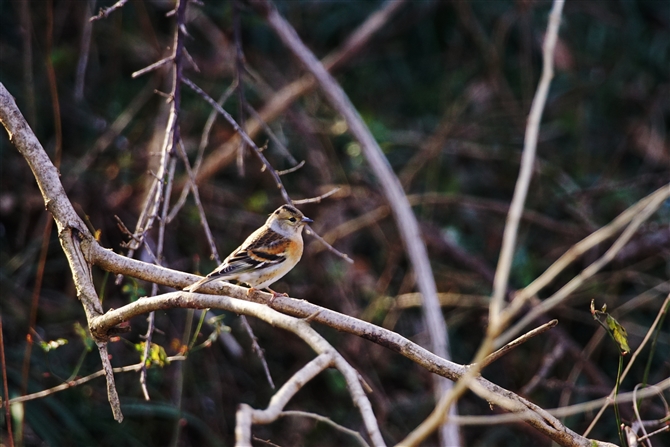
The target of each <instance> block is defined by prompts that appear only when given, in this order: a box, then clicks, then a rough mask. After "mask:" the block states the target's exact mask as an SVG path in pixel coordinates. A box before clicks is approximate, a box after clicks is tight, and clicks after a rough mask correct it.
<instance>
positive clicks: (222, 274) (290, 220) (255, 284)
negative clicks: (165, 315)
mask: <svg viewBox="0 0 670 447" xmlns="http://www.w3.org/2000/svg"><path fill="white" fill-rule="evenodd" d="M309 222H313V220H312V219H310V218H308V217H305V215H304V214H302V213H301V212H300V210H298V209H297V208H295V207H293V206H291V205H282V206H280V207H279V208H277V209H276V210H275V211H274V212H273V213H272V214H270V217H268V220H267V221H266V222H265V224H264V225H263V226H262V227H260V228H259V229H258V230H256V231H254V232H253V233H251V235H250V236H249V237H248V238H247V239H246V240H245V241H244V242H243V243H242V245H240V246H239V247H238V248H237V249H235V250H234V251H233V252H232V253H231V254H230V255H228V257H227V258H226V259H224V261H223V263H222V264H221V265H220V266H218V267H217V268H216V270H214V271H213V272H212V273H210V274H209V275H207V276H205V277H204V278H202V279H201V280H200V281H197V282H195V283H193V284H191V285H190V286H188V287H186V288H184V290H185V291H187V292H195V291H197V290H198V289H199V288H200V287H202V285H203V284H207V283H208V282H211V281H217V280H231V279H234V280H237V281H239V282H242V283H245V284H248V285H249V286H251V288H250V289H249V292H247V293H251V292H252V291H253V290H254V289H265V288H268V286H269V285H270V284H272V283H274V282H275V281H278V280H279V279H280V278H281V277H282V276H284V275H286V274H287V273H288V272H289V271H291V269H292V268H293V267H295V265H296V264H297V263H298V261H300V258H301V257H302V248H303V242H302V229H303V228H304V227H305V224H307V223H309ZM268 290H270V292H272V297H273V298H274V297H276V296H277V295H279V294H278V293H277V292H275V291H273V290H272V289H269V288H268Z"/></svg>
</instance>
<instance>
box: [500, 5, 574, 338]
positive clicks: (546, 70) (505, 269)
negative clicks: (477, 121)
mask: <svg viewBox="0 0 670 447" xmlns="http://www.w3.org/2000/svg"><path fill="white" fill-rule="evenodd" d="M564 3H565V2H564V0H555V1H554V3H553V6H552V8H551V13H550V14H549V24H548V25H547V32H546V34H545V37H544V45H543V46H542V76H541V78H540V83H539V84H538V86H537V90H536V92H535V97H534V98H533V103H532V105H531V107H530V114H529V116H528V124H527V125H526V134H525V136H524V144H523V154H522V156H521V169H520V171H519V177H518V179H517V183H516V186H515V187H514V196H513V197H512V203H511V205H510V210H509V214H508V215H507V224H506V225H505V231H504V233H503V243H502V248H501V249H500V258H499V260H498V267H497V268H496V274H495V278H494V280H493V295H492V297H491V306H490V308H489V327H488V334H489V336H490V337H496V336H497V335H498V334H500V332H501V331H502V330H503V326H502V325H503V324H504V321H503V320H502V318H501V312H502V309H503V301H504V299H505V292H506V291H507V284H508V282H509V274H510V271H511V270H512V257H513V256H514V246H515V245H516V237H517V232H518V230H519V221H520V220H521V214H522V213H523V207H524V202H525V201H526V195H527V194H528V187H529V186H530V179H531V176H532V174H533V164H534V162H535V151H536V149H537V137H538V134H539V132H540V121H541V120H542V113H543V111H544V105H545V104H546V102H547V95H548V93H549V85H550V84H551V80H552V78H553V77H554V49H555V48H556V41H557V40H558V28H559V25H560V23H561V12H562V11H563V4H564Z"/></svg>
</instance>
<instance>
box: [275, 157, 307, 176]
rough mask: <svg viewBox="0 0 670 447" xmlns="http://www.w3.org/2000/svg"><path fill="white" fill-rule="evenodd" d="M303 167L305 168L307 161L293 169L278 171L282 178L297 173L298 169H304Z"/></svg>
mask: <svg viewBox="0 0 670 447" xmlns="http://www.w3.org/2000/svg"><path fill="white" fill-rule="evenodd" d="M303 166H305V160H303V161H301V162H300V163H298V164H297V165H295V166H293V167H292V168H288V169H284V170H281V171H277V175H279V176H280V177H281V176H282V175H286V174H290V173H292V172H295V171H297V170H298V169H300V168H302V167H303Z"/></svg>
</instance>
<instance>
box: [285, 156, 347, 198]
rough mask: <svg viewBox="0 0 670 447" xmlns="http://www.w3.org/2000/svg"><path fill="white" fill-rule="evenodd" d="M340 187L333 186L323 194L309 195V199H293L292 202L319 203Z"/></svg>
mask: <svg viewBox="0 0 670 447" xmlns="http://www.w3.org/2000/svg"><path fill="white" fill-rule="evenodd" d="M303 163H304V162H303ZM340 189H342V188H339V187H338V188H334V189H331V190H330V191H328V192H327V193H325V194H321V195H320V196H317V197H311V198H309V199H300V200H294V201H293V203H294V204H295V205H304V204H305V203H321V201H322V200H323V199H325V198H326V197H330V196H332V195H333V194H335V193H336V192H338V191H339V190H340Z"/></svg>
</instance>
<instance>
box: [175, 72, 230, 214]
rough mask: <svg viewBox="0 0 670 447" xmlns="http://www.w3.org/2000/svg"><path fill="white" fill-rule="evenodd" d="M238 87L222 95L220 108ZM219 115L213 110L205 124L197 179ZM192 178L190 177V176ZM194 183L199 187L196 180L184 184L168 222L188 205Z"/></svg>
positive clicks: (199, 146)
mask: <svg viewBox="0 0 670 447" xmlns="http://www.w3.org/2000/svg"><path fill="white" fill-rule="evenodd" d="M236 86H237V82H233V83H232V84H231V85H230V86H228V88H227V89H226V91H225V92H223V94H222V95H221V97H220V98H219V100H218V101H217V104H219V106H223V104H225V102H226V101H227V100H228V98H230V95H232V94H233V93H234V92H235V87H236ZM218 115H219V114H218V113H217V111H216V110H214V109H212V111H211V112H210V114H209V117H208V118H207V122H206V123H205V126H204V128H203V130H202V135H201V137H200V144H199V145H198V153H197V155H196V157H195V163H193V168H192V170H193V174H194V176H196V177H197V174H198V170H199V169H200V165H201V164H202V157H203V155H204V153H205V148H206V147H207V145H208V144H209V134H210V132H211V130H212V127H213V126H214V121H215V119H216V117H217V116H218ZM189 178H190V176H189ZM191 182H192V183H194V184H195V185H197V181H196V179H195V178H194V179H193V180H191V181H190V182H186V183H185V184H184V187H183V188H182V191H181V195H180V196H179V199H178V200H177V201H176V202H175V204H174V206H173V207H172V210H171V211H170V214H169V215H168V222H171V221H172V220H173V219H174V218H175V217H176V216H177V213H179V211H180V210H181V208H182V207H183V206H184V204H185V203H186V198H187V197H188V192H189V191H190V190H191V184H190V183H191Z"/></svg>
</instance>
